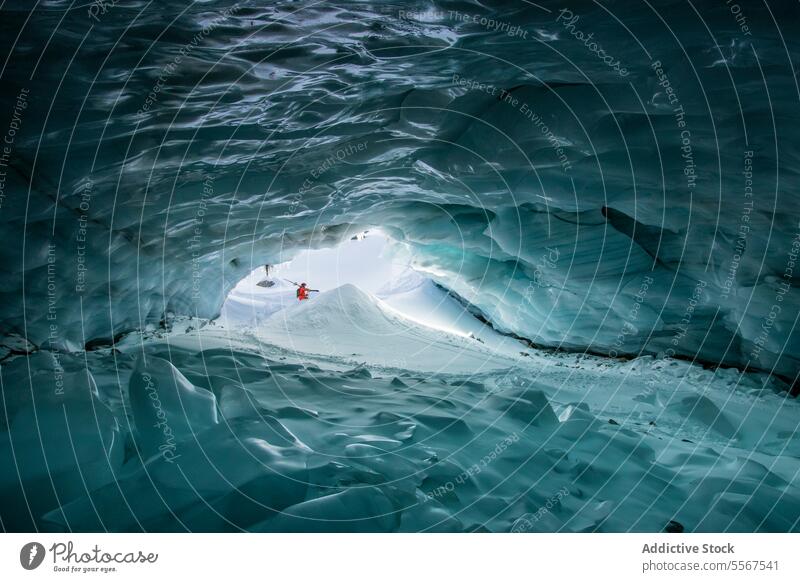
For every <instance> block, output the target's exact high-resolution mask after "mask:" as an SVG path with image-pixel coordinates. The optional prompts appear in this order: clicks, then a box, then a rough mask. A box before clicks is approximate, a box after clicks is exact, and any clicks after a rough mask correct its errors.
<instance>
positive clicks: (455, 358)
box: [255, 284, 523, 373]
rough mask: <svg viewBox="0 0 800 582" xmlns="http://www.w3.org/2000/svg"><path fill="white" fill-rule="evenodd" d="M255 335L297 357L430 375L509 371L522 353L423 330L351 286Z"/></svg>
mask: <svg viewBox="0 0 800 582" xmlns="http://www.w3.org/2000/svg"><path fill="white" fill-rule="evenodd" d="M467 315H468V316H469V314H467ZM469 317H472V316H469ZM473 319H474V318H473ZM475 321H476V323H479V322H477V320H475ZM452 327H453V326H450V329H452ZM255 334H256V336H257V337H258V338H259V339H260V340H262V341H264V342H266V343H270V344H274V345H278V346H281V347H283V348H286V349H290V350H293V351H297V352H303V353H310V354H317V355H324V356H329V357H334V358H343V359H347V360H350V361H353V362H368V363H370V364H373V365H376V364H381V365H383V366H385V367H388V368H405V369H413V370H425V371H429V372H436V371H447V372H451V373H452V372H472V373H475V372H480V371H481V370H491V369H497V368H501V367H505V368H507V367H509V366H511V365H513V363H514V361H515V360H516V359H518V358H519V357H520V351H521V350H522V349H523V346H522V344H520V343H518V342H512V343H513V344H514V346H511V345H508V346H505V349H504V350H503V351H500V352H498V351H497V350H493V349H492V348H491V347H490V346H488V345H486V344H484V343H481V342H479V341H477V340H476V339H473V338H470V337H468V336H466V335H464V334H458V333H453V332H450V331H443V330H439V329H435V328H432V327H427V326H423V325H419V324H418V323H416V322H415V321H413V320H410V319H408V318H406V317H403V315H401V314H400V313H399V312H398V311H395V310H394V309H391V308H390V307H388V306H387V305H386V304H384V303H383V302H382V301H381V300H379V299H378V298H376V297H375V296H373V295H371V294H368V293H366V292H364V291H362V290H361V289H359V288H358V287H356V286H354V285H350V284H347V285H342V286H341V287H338V288H336V289H333V290H331V291H326V292H324V293H320V294H318V295H317V294H314V295H313V296H312V299H310V300H308V301H303V302H300V303H297V304H296V305H293V306H292V307H289V308H287V309H285V310H281V311H278V312H276V313H274V314H273V315H271V316H270V317H269V318H268V319H266V321H264V323H263V324H262V325H260V326H259V327H258V328H256V330H255ZM514 348H516V351H514Z"/></svg>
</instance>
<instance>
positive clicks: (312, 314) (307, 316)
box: [265, 283, 402, 334]
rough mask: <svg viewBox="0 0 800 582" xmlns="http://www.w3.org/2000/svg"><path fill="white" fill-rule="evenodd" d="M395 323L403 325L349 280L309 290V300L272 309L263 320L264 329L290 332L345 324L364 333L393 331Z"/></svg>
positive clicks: (395, 328) (377, 301) (309, 330)
mask: <svg viewBox="0 0 800 582" xmlns="http://www.w3.org/2000/svg"><path fill="white" fill-rule="evenodd" d="M398 325H401V326H402V322H401V320H400V318H399V317H397V316H391V315H390V314H388V313H387V312H386V311H385V309H384V308H382V307H381V305H380V301H379V300H378V299H377V298H376V297H374V296H373V295H370V294H368V293H366V292H365V291H362V290H361V289H359V288H358V287H356V286H355V285H351V284H349V283H348V284H346V285H342V286H341V287H337V288H336V289H333V290H331V291H326V292H324V293H319V294H317V293H312V294H311V299H309V300H308V301H300V302H298V303H297V305H295V306H293V307H290V308H288V309H286V310H284V311H280V312H278V313H275V314H274V315H272V316H271V317H269V318H268V319H267V321H266V323H265V326H266V328H267V329H278V330H286V331H287V332H289V333H297V332H300V333H303V332H313V331H314V330H315V329H319V328H322V327H328V326H344V327H345V328H349V330H350V331H360V332H362V333H365V334H369V333H375V334H392V333H396V332H397V327H398Z"/></svg>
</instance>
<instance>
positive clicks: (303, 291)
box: [295, 283, 319, 301]
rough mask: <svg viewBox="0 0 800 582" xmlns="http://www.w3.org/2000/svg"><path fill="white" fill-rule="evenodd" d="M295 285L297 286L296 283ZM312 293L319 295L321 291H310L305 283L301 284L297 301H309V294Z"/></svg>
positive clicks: (298, 288)
mask: <svg viewBox="0 0 800 582" xmlns="http://www.w3.org/2000/svg"><path fill="white" fill-rule="evenodd" d="M295 285H297V283H295ZM312 291H316V292H317V293H319V289H309V288H308V287H306V284H305V283H300V285H299V286H298V287H297V300H298V301H304V300H305V299H308V294H309V293H311V292H312Z"/></svg>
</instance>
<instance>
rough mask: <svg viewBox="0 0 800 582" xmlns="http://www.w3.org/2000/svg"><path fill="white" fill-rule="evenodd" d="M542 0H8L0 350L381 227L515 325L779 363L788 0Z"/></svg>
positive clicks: (798, 242)
mask: <svg viewBox="0 0 800 582" xmlns="http://www.w3.org/2000/svg"><path fill="white" fill-rule="evenodd" d="M77 4H81V5H80V6H77ZM562 6H563V5H562ZM562 6H558V5H556V4H555V3H552V2H545V3H533V2H523V1H519V0H516V1H513V2H492V3H490V4H488V5H484V4H479V3H475V2H438V3H432V2H412V3H397V4H395V3H370V2H340V1H325V2H246V1H241V2H238V3H233V2H217V3H200V2H196V3H189V2H186V3H183V2H151V3H146V2H126V3H114V2H101V3H98V2H95V3H94V4H88V5H87V4H86V3H69V2H55V1H48V2H40V3H39V4H38V5H37V7H36V10H35V14H36V17H35V18H34V19H32V20H30V21H29V20H28V17H29V13H28V12H27V10H28V8H29V7H28V6H27V4H26V3H25V4H23V3H13V2H12V3H11V4H10V5H9V4H6V5H4V7H3V9H2V12H3V15H2V19H0V27H1V28H2V34H0V38H2V39H3V40H2V41H0V42H2V43H3V45H4V50H3V55H4V58H3V64H2V69H0V78H1V79H2V88H3V89H2V93H3V104H2V108H1V109H0V111H1V112H2V116H3V117H2V121H3V125H2V127H0V131H2V132H3V133H4V136H5V142H4V144H3V147H4V148H5V149H4V150H2V152H0V153H2V159H0V161H2V163H3V166H2V168H0V169H2V170H3V176H2V179H3V182H2V197H0V201H1V204H2V207H1V208H0V221H2V229H3V235H4V239H5V240H4V244H3V245H0V255H1V256H2V259H1V260H2V265H3V267H4V271H5V273H4V277H3V278H2V282H0V318H2V322H3V330H4V334H5V339H4V340H2V343H3V344H4V345H6V346H13V349H15V350H23V351H24V350H26V349H31V346H30V345H27V344H26V342H30V343H31V344H33V345H34V346H37V347H45V348H46V347H51V348H54V349H59V350H79V349H83V347H84V346H85V345H86V344H90V345H91V344H92V342H95V343H96V342H102V341H108V342H110V341H111V340H112V338H114V337H115V336H118V335H119V334H122V333H124V332H126V331H129V330H132V329H138V328H142V327H144V326H146V325H147V324H157V323H158V322H159V321H160V320H162V319H163V317H164V315H165V313H168V312H171V313H176V314H192V315H198V316H200V317H213V316H215V315H216V314H217V313H218V312H219V309H220V307H221V305H222V302H223V300H224V297H225V296H226V293H227V292H228V291H229V290H230V289H231V288H232V287H233V285H235V283H236V282H237V281H238V280H240V279H241V278H243V277H244V276H246V275H247V273H249V272H250V271H251V270H252V269H253V268H255V267H256V266H258V265H260V264H264V263H268V262H274V261H275V260H277V258H278V257H283V259H284V260H285V258H286V256H287V254H288V255H291V254H292V253H293V252H295V251H297V250H300V249H302V248H308V247H317V246H322V245H328V244H334V243H336V242H338V241H339V239H340V238H341V237H343V236H345V235H346V233H348V232H351V231H352V229H353V228H354V227H363V228H369V227H372V226H377V227H380V228H381V229H383V230H384V231H385V232H387V233H388V234H389V235H390V236H392V237H393V238H394V239H395V240H397V241H401V242H404V243H407V244H408V245H409V247H410V248H411V249H412V251H413V255H414V259H413V261H414V265H415V267H416V268H417V269H418V270H420V271H422V272H425V273H427V274H428V275H429V276H431V277H432V278H434V279H435V280H436V281H437V282H438V283H440V284H441V285H443V286H445V287H447V288H449V289H451V290H452V291H454V292H455V293H457V294H458V295H459V296H461V297H462V298H464V299H465V300H466V301H468V302H469V303H471V304H472V305H473V306H474V307H475V308H476V309H478V310H480V311H481V312H482V313H483V314H484V315H485V317H486V318H487V319H488V320H490V321H491V322H492V324H493V325H494V326H495V327H496V328H497V329H498V330H501V331H504V332H511V333H514V334H517V335H519V336H522V337H524V338H528V339H529V340H531V341H532V342H534V343H535V344H538V345H543V346H551V347H563V348H569V349H571V350H581V351H582V350H589V351H591V352H593V353H596V354H602V355H610V356H622V355H631V354H638V353H651V354H661V355H675V356H682V357H686V358H689V359H693V358H697V359H698V360H699V361H702V362H710V363H722V364H724V365H730V366H735V367H738V368H740V369H741V368H744V367H749V368H750V369H757V370H762V371H766V372H774V373H775V374H778V375H779V376H781V377H782V378H784V379H785V380H786V381H787V382H788V383H791V382H793V381H794V379H795V378H796V375H797V371H798V354H800V349H798V348H800V334H798V332H797V329H796V324H797V318H798V313H799V312H798V308H797V307H798V303H800V299H799V298H798V291H797V289H796V287H797V285H798V276H797V271H796V270H795V267H796V265H795V261H796V259H797V253H798V249H799V248H800V238H798V232H799V231H800V225H798V216H800V211H799V210H798V206H797V201H798V199H800V186H799V185H798V179H797V169H796V168H798V167H800V164H798V140H797V123H796V121H797V118H796V115H797V110H798V101H799V100H800V90H798V84H797V79H796V76H795V74H794V68H793V67H794V63H795V62H796V61H797V58H798V51H797V45H796V44H791V43H790V41H791V40H792V39H796V37H797V33H798V31H797V30H796V29H797V26H798V22H800V20H799V19H798V14H797V6H796V4H792V5H789V3H777V2H774V3H771V4H770V5H769V6H767V5H755V4H752V5H751V4H743V5H742V6H741V7H738V6H737V8H738V12H735V11H734V10H733V9H732V7H731V5H730V4H726V3H725V2H713V3H697V4H695V5H693V4H690V3H685V2H655V3H648V2H642V3H638V2H637V3H631V2H603V3H602V5H601V4H599V3H589V2H575V3H573V5H572V6H571V7H570V8H569V9H562ZM17 9H18V11H17Z"/></svg>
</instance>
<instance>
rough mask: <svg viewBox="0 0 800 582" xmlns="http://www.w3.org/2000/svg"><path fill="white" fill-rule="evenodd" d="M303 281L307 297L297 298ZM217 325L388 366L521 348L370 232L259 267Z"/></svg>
mask: <svg viewBox="0 0 800 582" xmlns="http://www.w3.org/2000/svg"><path fill="white" fill-rule="evenodd" d="M303 283H306V288H307V289H308V290H309V291H308V299H307V300H300V299H299V298H298V288H299V286H300V285H301V284H303ZM217 322H218V323H219V325H221V326H222V327H224V328H225V329H227V330H229V331H230V333H231V334H236V333H237V332H238V331H239V330H247V331H248V332H249V333H251V334H253V336H254V337H255V338H257V339H258V340H259V341H260V342H263V343H265V344H269V345H279V346H283V347H286V348H289V349H292V350H293V351H297V352H303V353H310V354H320V353H322V354H325V355H328V356H334V357H339V358H341V357H345V358H350V359H352V358H353V357H356V356H357V357H358V358H359V362H363V363H365V364H371V365H391V366H393V367H394V366H396V367H406V366H408V365H409V362H411V361H412V360H413V359H415V358H418V357H419V355H420V353H422V352H427V353H434V352H441V351H442V350H445V351H453V347H454V346H456V349H455V353H456V355H459V354H458V352H459V351H462V348H465V350H466V352H467V353H469V354H471V356H473V357H474V356H475V354H473V353H472V352H473V348H475V349H477V350H478V351H479V352H480V355H479V357H483V358H485V359H487V360H491V359H492V358H493V357H494V356H495V355H498V354H502V355H503V356H505V357H508V356H509V355H516V354H518V353H519V352H520V350H521V349H523V350H524V349H526V346H525V345H523V344H522V343H520V342H518V341H516V340H514V339H512V338H509V337H507V336H506V335H503V334H501V333H499V332H498V331H496V330H495V329H494V328H493V327H492V325H491V323H490V322H489V321H487V320H486V319H482V318H480V317H477V316H476V315H475V313H474V310H473V309H470V306H469V305H468V304H465V303H464V302H463V300H460V298H459V297H457V296H455V295H454V294H453V293H451V292H449V290H448V289H447V288H445V287H443V286H442V285H441V284H439V283H437V282H435V281H434V280H433V279H432V278H430V277H429V273H427V272H425V271H424V269H421V268H419V267H418V265H415V264H414V261H413V258H412V254H411V253H410V252H409V250H408V247H407V245H406V244H404V243H402V242H398V241H396V240H394V239H393V238H392V237H391V236H389V235H388V234H386V233H385V232H384V231H382V230H380V229H375V228H373V229H370V230H366V231H359V232H356V233H354V234H352V235H348V236H347V237H345V240H344V241H343V242H341V243H340V244H338V245H335V246H332V247H327V248H317V249H312V248H309V249H304V250H302V251H300V252H299V253H296V254H294V255H293V256H292V257H291V259H290V260H287V261H283V262H279V263H277V264H270V265H262V266H258V267H256V268H255V269H254V270H253V271H252V272H250V274H249V275H247V276H246V277H245V278H243V279H242V280H241V281H239V282H238V283H237V284H236V286H235V287H234V288H233V289H232V290H231V291H230V293H229V294H228V296H227V297H226V299H225V302H224V304H223V307H222V310H221V313H220V316H219V318H218V319H217ZM440 355H441V354H440Z"/></svg>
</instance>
